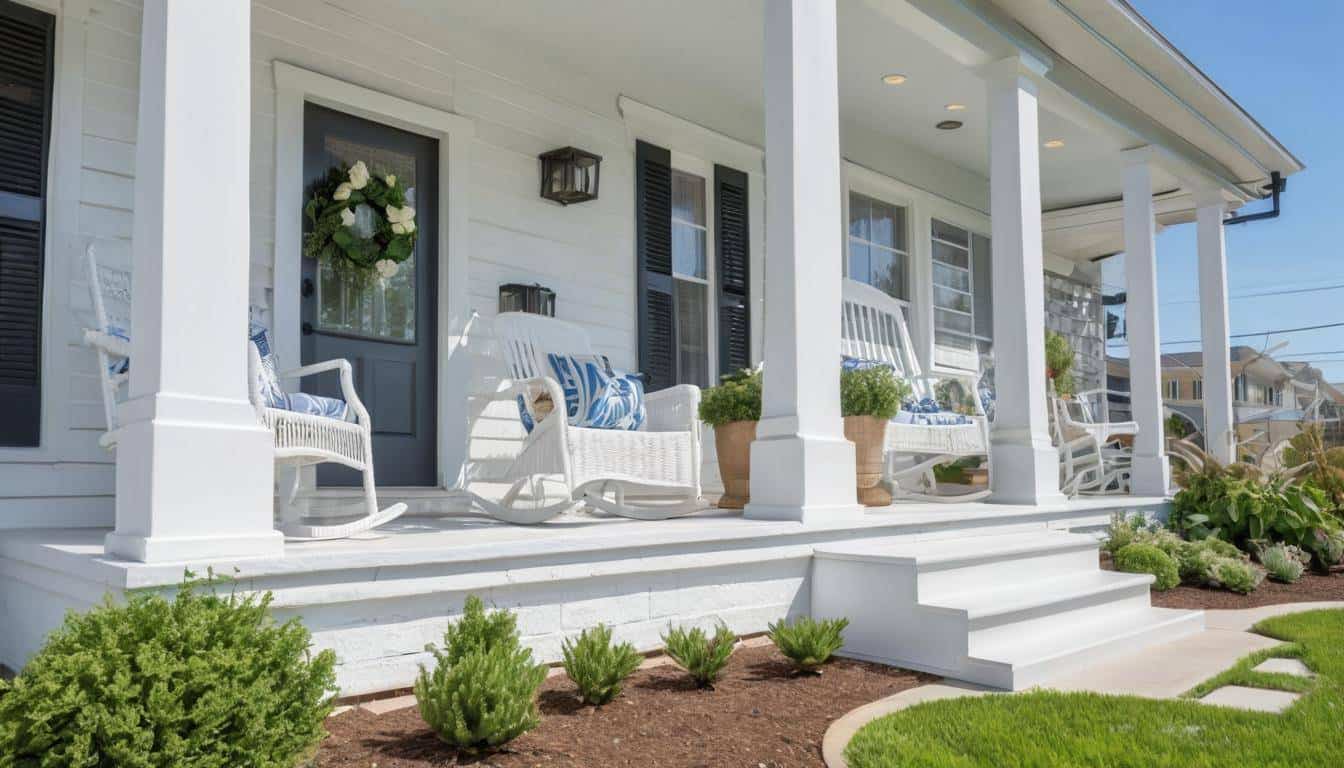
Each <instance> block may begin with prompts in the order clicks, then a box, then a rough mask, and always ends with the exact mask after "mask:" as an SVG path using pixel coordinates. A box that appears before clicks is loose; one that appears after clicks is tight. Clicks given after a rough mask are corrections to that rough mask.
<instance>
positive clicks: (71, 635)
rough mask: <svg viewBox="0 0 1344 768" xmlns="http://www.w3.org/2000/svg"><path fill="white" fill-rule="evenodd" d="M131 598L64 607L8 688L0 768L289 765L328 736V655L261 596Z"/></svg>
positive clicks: (1, 694) (0, 693)
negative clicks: (84, 608) (85, 608)
mask: <svg viewBox="0 0 1344 768" xmlns="http://www.w3.org/2000/svg"><path fill="white" fill-rule="evenodd" d="M216 580H217V577H215V576H213V574H212V575H211V576H210V577H209V578H207V579H204V580H193V579H192V576H191V574H187V579H186V580H185V581H184V583H183V584H182V585H181V586H180V587H178V590H177V596H176V599H175V600H172V601H169V600H167V599H164V597H162V596H161V595H157V594H149V593H145V592H141V593H132V594H131V595H130V596H129V597H128V598H127V600H126V602H125V603H124V604H120V605H117V604H113V602H112V601H111V599H110V598H109V599H107V600H106V601H104V602H103V604H102V605H100V606H98V607H96V608H94V609H93V610H91V611H89V612H88V613H83V614H75V613H71V614H69V615H67V616H66V618H65V622H64V623H63V624H62V625H61V627H60V628H59V629H57V630H56V631H55V632H53V633H52V634H51V636H50V637H49V638H48V639H47V642H46V645H45V646H44V647H43V648H42V650H41V651H39V652H38V653H37V655H36V656H34V657H33V658H32V660H30V661H29V662H28V665H27V666H26V667H25V668H24V670H23V673H22V674H20V675H19V676H18V678H17V679H15V680H14V682H13V684H12V685H11V686H8V689H7V690H3V689H0V766H43V767H45V766H76V765H78V766H134V767H135V768H158V767H159V766H163V767H164V768H176V767H177V766H193V767H195V766H205V767H206V768H233V766H268V767H269V766H274V767H275V768H280V767H282V766H293V765H295V764H296V763H297V762H298V761H300V760H302V759H306V758H307V757H309V756H310V755H311V753H312V752H313V750H314V749H315V748H316V746H317V743H318V742H319V741H321V740H322V738H323V737H324V736H325V735H326V731H325V730H324V729H323V727H322V722H323V720H324V719H325V718H326V716H327V714H328V713H330V711H331V696H332V693H333V692H334V689H335V673H334V671H333V670H334V666H335V663H336V657H335V655H334V654H333V653H332V652H331V651H323V652H321V653H318V654H316V655H313V654H312V651H311V648H312V646H311V640H310V637H309V634H308V631H307V630H306V629H304V627H303V625H302V624H300V623H299V622H298V620H297V619H291V620H289V621H287V622H285V623H283V624H276V623H275V622H274V620H273V619H272V618H271V616H270V610H269V606H270V602H271V596H270V594H269V593H268V594H266V595H263V596H261V597H257V596H255V595H248V596H247V597H241V598H240V597H238V596H237V595H236V594H229V595H228V596H221V595H219V594H217V593H216V589H215V586H216V584H215V582H216Z"/></svg>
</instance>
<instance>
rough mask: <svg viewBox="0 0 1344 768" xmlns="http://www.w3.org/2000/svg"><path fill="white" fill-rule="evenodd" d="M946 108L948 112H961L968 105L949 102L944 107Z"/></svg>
mask: <svg viewBox="0 0 1344 768" xmlns="http://www.w3.org/2000/svg"><path fill="white" fill-rule="evenodd" d="M944 109H946V110H947V111H948V112H960V111H962V110H964V109H966V105H965V104H948V105H947V106H946V107H944Z"/></svg>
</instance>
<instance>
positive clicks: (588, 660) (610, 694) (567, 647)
mask: <svg viewBox="0 0 1344 768" xmlns="http://www.w3.org/2000/svg"><path fill="white" fill-rule="evenodd" d="M561 651H562V652H563V653H564V655H565V673H566V674H568V675H569V679H570V680H573V681H574V684H575V685H577V686H578V687H579V695H580V696H582V697H583V700H584V702H586V703H588V704H598V705H600V704H606V703H607V702H608V701H611V700H612V699H614V698H616V696H617V695H618V694H619V693H620V692H621V683H622V682H624V681H625V678H627V677H629V676H630V673H631V672H634V671H635V669H636V668H637V667H638V666H639V663H640V662H641V661H643V660H644V657H643V656H640V655H639V654H638V653H637V652H636V651H635V647H634V646H633V645H631V644H629V643H621V644H619V645H613V644H612V642H611V630H610V629H608V628H607V627H606V625H604V624H598V625H597V626H596V627H593V628H592V629H585V630H584V631H583V633H582V634H580V635H579V639H578V640H576V641H569V640H566V641H565V642H564V643H563V644H562V645H561Z"/></svg>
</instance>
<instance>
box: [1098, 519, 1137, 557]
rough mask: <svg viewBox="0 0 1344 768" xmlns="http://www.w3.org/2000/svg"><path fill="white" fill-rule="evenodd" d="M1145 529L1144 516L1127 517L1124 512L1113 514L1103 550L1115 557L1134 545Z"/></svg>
mask: <svg viewBox="0 0 1344 768" xmlns="http://www.w3.org/2000/svg"><path fill="white" fill-rule="evenodd" d="M1144 529H1145V525H1144V521H1143V516H1142V515H1133V516H1127V515H1126V514H1125V513H1124V512H1113V513H1112V514H1111V524H1110V525H1109V526H1107V528H1106V539H1105V540H1104V541H1103V542H1102V544H1101V548H1102V549H1104V550H1105V551H1107V552H1109V553H1111V554H1112V555H1114V554H1115V553H1116V552H1119V551H1120V550H1122V549H1124V548H1125V547H1127V546H1129V545H1130V544H1133V543H1134V540H1135V537H1136V536H1138V534H1139V532H1140V531H1142V530H1144Z"/></svg>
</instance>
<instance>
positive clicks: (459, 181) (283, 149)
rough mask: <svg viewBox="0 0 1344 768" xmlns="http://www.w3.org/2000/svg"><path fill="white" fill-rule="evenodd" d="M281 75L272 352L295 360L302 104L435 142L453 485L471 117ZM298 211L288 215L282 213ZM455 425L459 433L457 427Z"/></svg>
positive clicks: (311, 76)
mask: <svg viewBox="0 0 1344 768" xmlns="http://www.w3.org/2000/svg"><path fill="white" fill-rule="evenodd" d="M273 68H274V70H275V211H276V217H275V267H274V287H273V296H272V305H273V306H274V310H273V317H274V320H273V324H274V326H275V327H274V328H273V329H272V331H273V334H274V336H275V348H276V354H277V355H278V356H279V359H280V360H282V361H286V362H285V364H286V365H291V364H297V361H298V360H299V357H300V355H299V334H300V332H299V324H300V315H301V311H300V305H299V291H300V284H301V280H302V278H301V275H302V258H303V257H302V238H303V223H302V219H301V218H300V215H299V214H300V211H299V208H298V203H297V201H300V200H302V199H303V105H304V103H305V102H312V103H314V104H320V105H322V106H325V107H331V108H333V109H338V110H340V111H342V112H347V113H349V114H352V115H356V116H359V117H363V118H366V119H369V120H373V121H376V122H379V123H384V124H387V125H390V126H393V127H395V128H401V129H403V130H407V131H411V132H412V133H418V134H421V135H424V136H429V137H432V138H435V139H438V141H439V190H438V191H439V194H438V226H439V238H438V244H439V280H438V301H437V304H438V335H439V342H438V343H439V364H438V397H437V401H438V406H437V407H438V442H439V446H438V482H439V486H440V487H442V488H448V487H451V486H453V485H456V484H457V483H458V481H459V479H460V477H461V474H462V466H463V463H464V462H465V460H466V449H467V440H466V437H467V412H466V398H465V397H463V396H462V393H464V392H466V391H467V385H468V381H469V377H470V372H471V367H470V366H471V363H470V360H469V359H468V356H467V354H466V350H465V347H464V339H463V337H464V334H465V330H466V326H467V323H468V322H469V320H470V317H471V308H470V302H469V299H468V291H467V289H468V272H467V249H466V246H467V226H468V221H469V218H468V206H469V205H470V202H469V196H468V194H467V181H468V174H469V172H470V171H469V162H468V160H467V154H468V147H469V146H470V143H471V142H472V140H473V139H474V138H475V136H476V124H475V122H474V121H473V120H471V119H470V118H466V117H463V116H461V115H457V114H453V113H452V112H445V111H443V110H441V109H435V108H433V107H427V106H424V105H423V104H416V103H415V102H412V101H407V100H406V99H401V98H398V97H396V96H391V95H389V94H386V93H381V92H379V91H375V90H372V89H370V88H365V87H363V86H358V85H354V84H352V83H347V82H345V81H344V80H338V79H336V78H334V77H328V76H326V75H322V74H318V73H317V72H312V71H309V70H306V69H302V68H300V67H296V66H294V65H292V64H288V63H285V62H283V61H275V62H273ZM286 210H292V211H293V215H292V216H284V215H280V212H282V211H286ZM453 425H459V426H460V428H458V429H453V428H452V427H453Z"/></svg>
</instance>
